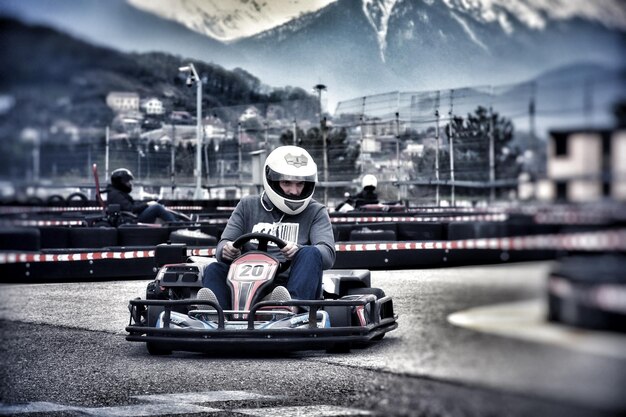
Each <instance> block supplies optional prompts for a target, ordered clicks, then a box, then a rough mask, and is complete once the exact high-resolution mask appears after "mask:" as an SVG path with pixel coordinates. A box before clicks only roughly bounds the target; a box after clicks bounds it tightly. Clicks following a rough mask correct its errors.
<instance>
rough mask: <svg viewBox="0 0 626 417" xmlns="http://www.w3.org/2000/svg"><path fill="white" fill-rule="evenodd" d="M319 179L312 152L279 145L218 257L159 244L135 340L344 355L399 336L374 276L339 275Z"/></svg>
mask: <svg viewBox="0 0 626 417" xmlns="http://www.w3.org/2000/svg"><path fill="white" fill-rule="evenodd" d="M316 180H317V167H316V165H315V162H314V161H313V159H312V158H311V155H309V153H308V152H307V151H306V150H304V149H302V148H299V147H296V146H283V147H280V148H277V149H276V150H274V151H273V152H272V153H271V154H270V155H269V156H268V158H267V160H266V163H265V166H264V179H263V183H264V191H263V192H262V193H261V195H260V196H248V197H244V198H242V199H241V200H240V202H239V204H238V205H237V207H236V208H235V210H234V211H233V214H232V215H231V217H230V219H229V220H228V224H227V225H226V228H225V230H224V232H223V233H222V237H221V240H220V242H219V243H218V246H217V248H216V258H201V257H198V256H195V257H193V256H192V257H190V258H189V259H188V261H187V262H184V260H183V259H181V255H184V254H186V249H185V248H181V247H179V246H176V245H173V244H163V245H159V246H158V247H157V248H156V250H155V258H156V262H157V265H160V268H159V270H158V272H157V276H156V278H155V280H154V281H153V282H150V283H149V284H148V286H147V289H146V298H145V300H142V299H141V298H135V299H133V300H131V301H130V302H129V310H130V323H129V325H128V326H127V327H126V330H127V331H128V335H127V337H126V340H128V341H131V342H145V343H146V347H147V349H148V352H149V353H150V354H152V355H165V354H170V353H172V351H174V350H190V351H222V350H226V351H232V349H233V347H234V346H237V348H238V349H250V350H253V351H260V350H265V349H273V350H284V351H287V350H309V349H327V350H329V351H332V350H339V351H345V350H349V349H351V348H352V347H360V346H366V345H367V344H369V343H370V342H373V341H378V340H381V339H382V338H383V337H384V335H385V334H386V333H387V332H389V331H391V330H394V329H395V328H396V327H397V326H398V324H397V322H396V318H397V316H396V314H395V313H394V309H393V301H392V299H391V297H389V296H387V295H385V292H384V291H383V290H381V289H380V288H373V287H371V279H370V273H369V271H368V270H360V269H345V270H340V269H330V268H331V267H332V265H333V263H334V262H335V248H334V237H333V231H332V226H331V222H330V217H329V215H328V212H327V210H326V207H325V206H323V205H322V204H320V203H318V202H317V201H315V200H313V199H312V196H313V191H314V188H315V182H316ZM181 249H183V251H182V253H181ZM182 257H185V256H182Z"/></svg>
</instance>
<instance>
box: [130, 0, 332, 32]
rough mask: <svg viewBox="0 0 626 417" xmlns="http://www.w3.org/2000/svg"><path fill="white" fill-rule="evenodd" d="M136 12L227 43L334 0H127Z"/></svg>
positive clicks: (277, 24) (281, 22)
mask: <svg viewBox="0 0 626 417" xmlns="http://www.w3.org/2000/svg"><path fill="white" fill-rule="evenodd" d="M128 1H129V3H130V4H132V5H133V6H135V7H137V8H138V9H141V10H144V11H147V12H150V13H153V14H156V15H157V16H161V17H163V18H165V19H168V20H174V21H178V22H180V23H182V24H184V25H185V26H186V27H188V28H189V29H191V30H194V31H196V32H199V33H202V34H204V35H207V36H209V37H211V38H213V39H218V40H220V41H224V42H228V41H232V40H235V39H238V38H245V37H248V36H253V35H256V34H258V33H261V32H264V31H266V30H269V29H272V28H273V27H276V26H279V25H282V24H283V23H286V22H288V21H290V20H292V19H294V18H296V17H298V16H300V15H302V14H306V13H309V12H312V11H315V10H318V9H320V8H321V7H323V6H325V5H327V4H328V3H331V2H333V1H335V0H271V1H257V0H229V1H210V0H209V1H207V0H165V1H155V0H128Z"/></svg>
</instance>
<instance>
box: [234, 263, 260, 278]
mask: <svg viewBox="0 0 626 417" xmlns="http://www.w3.org/2000/svg"><path fill="white" fill-rule="evenodd" d="M263 268H264V266H263V265H242V266H241V270H240V271H241V272H240V273H239V276H240V277H249V276H253V277H260V276H261V275H263Z"/></svg>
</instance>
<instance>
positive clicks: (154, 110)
mask: <svg viewBox="0 0 626 417" xmlns="http://www.w3.org/2000/svg"><path fill="white" fill-rule="evenodd" d="M140 107H141V109H142V110H143V111H144V112H145V113H146V114H148V115H154V116H160V115H162V114H163V113H165V107H164V106H163V102H162V101H161V100H159V99H158V98H156V97H151V98H147V99H144V100H141V104H140Z"/></svg>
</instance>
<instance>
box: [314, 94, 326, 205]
mask: <svg viewBox="0 0 626 417" xmlns="http://www.w3.org/2000/svg"><path fill="white" fill-rule="evenodd" d="M313 89H314V90H315V91H317V97H318V100H319V109H320V128H321V130H322V149H323V153H324V182H325V184H324V204H325V205H327V204H328V154H327V152H326V119H325V118H323V117H322V91H324V90H326V86H325V85H324V84H316V85H314V86H313Z"/></svg>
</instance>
